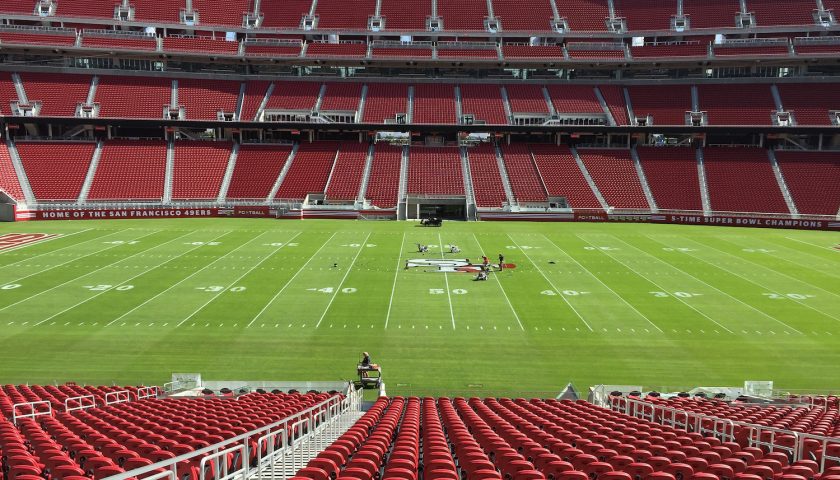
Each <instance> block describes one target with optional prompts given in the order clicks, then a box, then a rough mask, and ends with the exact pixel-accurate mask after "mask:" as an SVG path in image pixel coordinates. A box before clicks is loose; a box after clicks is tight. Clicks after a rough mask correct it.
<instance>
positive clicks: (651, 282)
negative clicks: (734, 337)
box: [575, 235, 735, 333]
mask: <svg viewBox="0 0 840 480" xmlns="http://www.w3.org/2000/svg"><path fill="white" fill-rule="evenodd" d="M575 236H576V237H578V238H579V239H580V240H581V241H582V242H583V243H585V244H587V245H589V246H593V245H592V244H591V243H589V242H588V241H586V240H585V239H583V238H582V237H581V236H580V235H575ZM598 251H599V252H601V253H603V254H604V255H606V256H608V257H610V258H611V259H613V261H615V262H617V263H619V264H621V265H623V266H624V268H626V269H628V270H630V271H631V272H633V273H634V274H636V275H637V276H638V277H640V278H642V279H644V280H645V281H647V282H648V283H650V284H651V285H654V286H655V287H656V288H658V289H660V290H663V291H666V290H667V289H665V288H663V287H662V286H661V285H659V284H658V283H656V282H654V281H653V280H651V279H650V278H648V277H646V276H644V275H642V274H641V273H639V272H638V271H636V269H635V268H633V267H631V266H630V265H627V264H626V263H624V262H622V261H621V260H619V259H617V258H615V257H613V256H612V255H610V253H609V252H608V251H606V250H600V249H599V250H598ZM660 261H661V260H660ZM673 298H675V299H677V300H678V301H679V302H680V303H682V304H683V305H685V306H686V307H688V308H690V309H692V310H694V311H695V312H697V313H699V314H700V315H701V316H702V317H703V318H705V319H707V320H708V321H710V322H712V323H714V324H715V325H717V326H719V327H720V328H722V329H724V330H726V331H727V332H729V333H735V332H733V331H732V330H730V329H728V328H726V327H724V326H723V325H721V324H720V323H718V322H717V321H715V319H713V318H712V317H710V316H708V315H706V314H705V313H703V312H701V311H700V310H698V309H697V308H695V307H694V306H693V305H691V304H690V303H687V302H686V301H685V300H683V299H682V298H680V297H673ZM661 331H662V330H660V332H661Z"/></svg>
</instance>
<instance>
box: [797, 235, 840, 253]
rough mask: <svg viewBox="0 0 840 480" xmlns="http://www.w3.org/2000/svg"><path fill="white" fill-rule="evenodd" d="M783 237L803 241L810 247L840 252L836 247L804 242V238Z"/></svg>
mask: <svg viewBox="0 0 840 480" xmlns="http://www.w3.org/2000/svg"><path fill="white" fill-rule="evenodd" d="M785 238H787V239H788V240H793V241H794V242H799V243H804V244H805V245H810V246H812V247H817V248H819V249H821V250H828V251H829V252H834V253H837V252H840V250H838V249H837V248H836V247H828V246H826V245H820V244H819V243H811V242H806V241H805V240H799V239H797V238H793V237H785Z"/></svg>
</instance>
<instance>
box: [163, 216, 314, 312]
mask: <svg viewBox="0 0 840 480" xmlns="http://www.w3.org/2000/svg"><path fill="white" fill-rule="evenodd" d="M266 233H268V232H263V233H261V234H259V235H257V236H256V237H254V238H253V239H252V240H251V241H249V242H247V243H251V242H253V241H254V240H256V239H257V238H260V237H262V236H263V235H265V234H266ZM300 234H301V232H297V233H296V234H295V235H294V236H293V237H292V238H290V239H288V240H286V241H285V242H283V244H282V245H280V246H279V247H277V248H275V249H274V250H272V252H271V253H269V254H268V255H266V256H265V257H263V259H262V260H260V261H259V262H257V263H256V264H255V265H254V266H253V267H251V268H249V269H248V270H247V271H246V272H245V273H243V274H242V275H240V276H239V277H238V278H237V279H236V280H234V281H232V282H231V283H230V285H231V286H234V285H236V284H237V283H239V281H241V280H242V279H243V278H245V277H246V276H248V274H249V273H251V272H253V271H254V270H256V268H257V267H259V266H260V265H262V264H263V263H264V262H265V261H266V260H268V259H269V258H271V257H273V256H274V254H275V253H277V252H279V251H280V249H281V248H283V247H285V246H286V245H288V244H289V242H291V241H292V240H294V239H295V238H297V236H298V235H300ZM228 288H230V287H228ZM225 290H227V288H225V289H222V290H219V291H218V292H216V294H215V295H213V296H212V297H210V300H207V301H206V302H204V304H203V305H201V306H200V307H198V308H197V309H196V310H195V311H194V312H192V313H191V314H190V315H189V316H188V317H187V318H185V319H183V320H181V321H180V322H178V325H175V326H176V327H180V326H181V325H183V324H184V322H186V321H187V320H189V319H191V318H192V317H194V316H196V315H197V314H198V312H200V311H202V310H204V307H206V306H207V305H210V304H211V303H213V301H214V300H216V299H217V298H219V296H220V295H221V294H222V293H224V292H225Z"/></svg>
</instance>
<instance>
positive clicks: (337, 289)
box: [315, 233, 370, 328]
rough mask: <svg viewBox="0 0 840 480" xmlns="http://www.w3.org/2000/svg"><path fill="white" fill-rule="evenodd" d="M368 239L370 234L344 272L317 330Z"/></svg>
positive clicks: (317, 325)
mask: <svg viewBox="0 0 840 480" xmlns="http://www.w3.org/2000/svg"><path fill="white" fill-rule="evenodd" d="M368 238H370V233H368V234H367V236H366V237H365V239H364V240H363V241H362V246H361V247H359V251H358V252H356V256H355V257H353V261H352V262H350V266H349V267H347V271H346V272H344V277H343V278H342V279H341V282H340V283H339V284H338V288H336V289H335V291H334V292H333V296H332V298H330V303H328V304H327V308H325V309H324V313H322V314H321V318H319V319H318V323H316V324H315V328H318V327H319V326H320V325H321V322H323V321H324V317H326V316H327V312H329V311H330V307H331V306H332V304H333V301H334V300H335V297H336V296H338V291H339V290H341V286H342V285H344V281H345V280H347V276H348V275H350V270H353V265H355V264H356V259H358V258H359V255H360V254H361V253H362V250H364V249H365V244H367V241H368Z"/></svg>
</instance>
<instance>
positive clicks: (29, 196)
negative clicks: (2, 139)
mask: <svg viewBox="0 0 840 480" xmlns="http://www.w3.org/2000/svg"><path fill="white" fill-rule="evenodd" d="M6 147H7V148H8V150H9V157H10V158H11V159H12V166H13V167H15V172H16V173H17V177H18V183H20V188H21V190H23V198H24V200H26V203H27V204H29V205H34V204H35V203H36V200H35V194H34V193H33V192H32V185H30V184H29V178H28V177H27V176H26V170H24V169H23V163H22V162H21V161H20V154H19V153H18V150H17V147H16V146H15V144H14V142H12V141H11V140H10V139H8V138H7V139H6Z"/></svg>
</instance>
